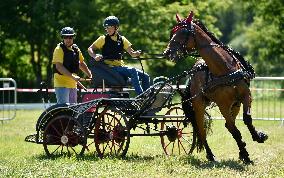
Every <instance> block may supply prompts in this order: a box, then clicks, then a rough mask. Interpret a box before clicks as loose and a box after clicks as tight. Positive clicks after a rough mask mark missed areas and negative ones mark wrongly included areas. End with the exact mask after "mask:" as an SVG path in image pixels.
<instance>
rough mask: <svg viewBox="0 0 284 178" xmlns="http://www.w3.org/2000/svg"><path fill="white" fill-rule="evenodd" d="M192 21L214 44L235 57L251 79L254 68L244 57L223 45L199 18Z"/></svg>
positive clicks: (253, 74)
mask: <svg viewBox="0 0 284 178" xmlns="http://www.w3.org/2000/svg"><path fill="white" fill-rule="evenodd" d="M193 23H195V24H196V25H197V26H198V27H200V28H201V29H202V30H203V31H204V32H205V33H206V34H207V35H208V36H209V37H210V38H211V40H212V41H213V42H215V43H216V44H218V45H220V46H221V47H222V48H223V49H224V50H226V51H227V52H228V53H229V54H230V55H231V56H232V57H233V58H235V59H237V60H238V61H239V62H240V63H241V64H242V66H243V68H244V70H245V72H246V74H247V77H248V78H249V79H253V78H254V77H255V72H254V68H253V67H252V65H251V64H250V63H249V62H248V61H247V60H245V59H244V57H243V56H242V55H241V54H240V53H239V52H238V51H236V50H234V49H232V48H230V47H229V46H227V45H224V44H223V43H222V42H221V41H220V40H219V39H217V38H216V37H215V35H214V34H213V33H212V32H210V31H209V30H208V29H207V27H206V26H205V25H204V24H203V23H202V22H201V21H200V20H199V19H195V20H193Z"/></svg>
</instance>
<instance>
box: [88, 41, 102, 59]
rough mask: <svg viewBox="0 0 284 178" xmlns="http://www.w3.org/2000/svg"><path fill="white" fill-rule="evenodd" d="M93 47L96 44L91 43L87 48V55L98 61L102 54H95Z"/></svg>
mask: <svg viewBox="0 0 284 178" xmlns="http://www.w3.org/2000/svg"><path fill="white" fill-rule="evenodd" d="M95 49H97V47H96V45H95V44H94V43H93V44H92V45H91V46H90V47H89V48H88V53H89V55H90V56H91V57H92V58H94V59H95V60H96V61H100V60H101V59H102V58H103V56H102V55H100V54H96V53H95V52H94V50H95Z"/></svg>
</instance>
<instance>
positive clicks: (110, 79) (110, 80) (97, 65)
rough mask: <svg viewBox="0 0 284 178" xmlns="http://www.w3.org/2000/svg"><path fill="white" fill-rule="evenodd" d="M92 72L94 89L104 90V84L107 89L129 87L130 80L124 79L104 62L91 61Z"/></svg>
mask: <svg viewBox="0 0 284 178" xmlns="http://www.w3.org/2000/svg"><path fill="white" fill-rule="evenodd" d="M90 70H91V72H92V75H93V81H92V84H93V87H94V88H102V87H103V84H104V86H105V87H107V88H123V87H125V86H129V84H128V78H124V77H123V76H121V75H120V74H119V73H118V72H116V71H114V70H112V69H111V67H109V66H108V65H106V64H105V63H103V62H97V61H95V60H93V59H92V60H91V63H90Z"/></svg>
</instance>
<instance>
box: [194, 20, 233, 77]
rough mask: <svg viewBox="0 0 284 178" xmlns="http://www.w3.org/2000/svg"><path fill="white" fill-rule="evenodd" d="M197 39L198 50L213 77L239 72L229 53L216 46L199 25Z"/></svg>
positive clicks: (196, 31)
mask: <svg viewBox="0 0 284 178" xmlns="http://www.w3.org/2000/svg"><path fill="white" fill-rule="evenodd" d="M195 38H196V39H195V43H196V44H195V45H196V48H197V50H198V52H199V54H200V56H201V57H202V58H203V59H204V61H205V62H206V64H207V65H208V68H209V70H210V72H211V73H213V75H216V76H223V75H226V74H228V73H230V72H233V71H236V70H237V66H236V63H235V61H234V60H233V58H232V57H231V56H230V55H229V54H228V52H227V51H225V50H224V49H223V48H221V47H217V46H214V44H215V43H214V42H213V40H212V39H211V38H210V37H209V36H208V35H207V34H206V33H205V32H204V31H203V30H202V29H201V28H200V27H199V26H197V25H196V26H195Z"/></svg>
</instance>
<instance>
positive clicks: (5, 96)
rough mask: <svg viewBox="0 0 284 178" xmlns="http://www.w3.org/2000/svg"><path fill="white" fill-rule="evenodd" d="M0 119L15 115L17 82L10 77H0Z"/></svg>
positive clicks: (12, 117)
mask: <svg viewBox="0 0 284 178" xmlns="http://www.w3.org/2000/svg"><path fill="white" fill-rule="evenodd" d="M0 82H1V83H0V92H1V94H0V96H1V97H0V98H1V101H0V102H1V104H0V110H1V112H0V121H4V120H11V119H14V118H15V117H16V107H17V83H16V81H15V80H14V79H12V78H0Z"/></svg>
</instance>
